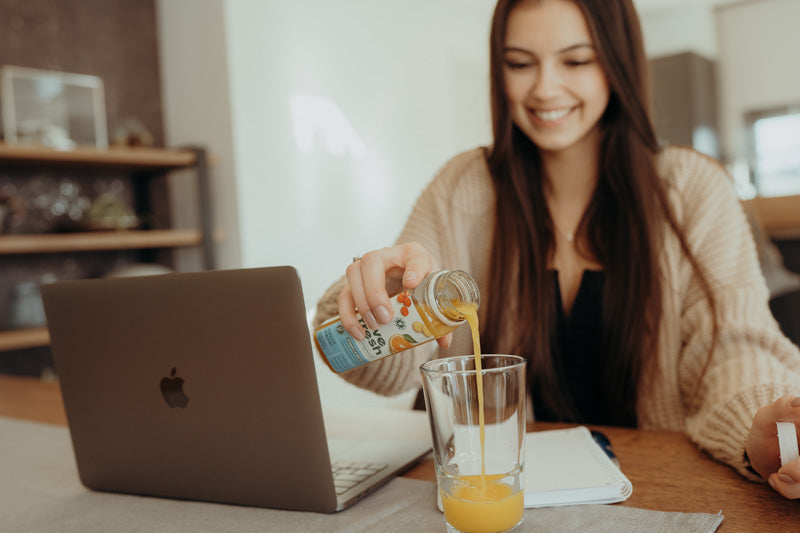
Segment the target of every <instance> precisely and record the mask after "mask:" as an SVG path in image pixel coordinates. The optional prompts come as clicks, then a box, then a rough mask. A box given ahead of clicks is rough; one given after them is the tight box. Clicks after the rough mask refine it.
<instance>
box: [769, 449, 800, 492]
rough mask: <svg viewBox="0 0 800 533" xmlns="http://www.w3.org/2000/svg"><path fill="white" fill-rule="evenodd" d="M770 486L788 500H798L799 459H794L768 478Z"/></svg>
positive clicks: (799, 488) (799, 484)
mask: <svg viewBox="0 0 800 533" xmlns="http://www.w3.org/2000/svg"><path fill="white" fill-rule="evenodd" d="M769 484H770V486H771V487H772V488H773V489H775V490H776V491H778V492H779V493H781V494H782V495H783V496H785V497H787V498H789V499H793V500H794V499H797V498H800V459H796V460H794V461H792V462H791V463H789V464H787V465H783V466H782V467H781V469H780V470H778V471H777V472H776V473H774V474H772V475H771V476H769Z"/></svg>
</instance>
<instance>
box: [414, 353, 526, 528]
mask: <svg viewBox="0 0 800 533" xmlns="http://www.w3.org/2000/svg"><path fill="white" fill-rule="evenodd" d="M480 360H481V368H482V370H481V372H480V374H478V373H477V372H476V370H475V357H474V356H471V355H470V356H459V357H450V358H446V359H435V360H433V361H429V362H427V363H425V364H423V365H422V366H421V367H420V370H421V372H422V387H423V390H424V393H425V405H426V408H427V411H428V417H429V419H430V424H431V435H432V437H433V457H434V463H435V465H436V478H437V482H438V484H439V495H440V497H441V502H442V508H443V510H444V515H445V519H446V520H447V530H448V531H450V532H461V533H497V532H502V531H511V530H513V529H514V528H516V527H517V526H518V525H519V524H520V523H521V522H522V516H523V511H524V504H523V490H522V486H521V477H522V476H521V474H522V468H523V450H524V446H523V442H524V438H525V360H524V359H523V358H521V357H517V356H513V355H483V356H481V358H480ZM479 375H480V378H481V379H480V381H482V385H483V387H482V392H483V417H481V416H480V412H479V408H478V396H479V384H480V381H479V379H478V376H479ZM482 418H483V426H484V430H483V432H482V431H481V429H482V428H481V419H482ZM482 433H483V434H482Z"/></svg>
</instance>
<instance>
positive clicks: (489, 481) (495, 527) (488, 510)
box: [442, 304, 524, 533]
mask: <svg viewBox="0 0 800 533" xmlns="http://www.w3.org/2000/svg"><path fill="white" fill-rule="evenodd" d="M455 307H456V309H458V311H459V312H460V313H462V314H463V315H464V316H465V317H466V319H467V323H468V324H469V327H470V329H471V330H472V343H473V347H474V352H475V370H476V374H477V375H476V378H477V390H478V429H479V432H480V442H481V474H480V476H475V475H462V476H458V477H457V478H456V479H454V480H452V484H451V485H450V487H449V490H445V491H442V508H443V509H444V513H445V517H446V518H447V522H448V524H450V525H451V526H452V527H454V528H456V529H457V530H459V531H462V532H464V533H495V532H498V531H506V530H508V529H511V528H512V527H514V526H515V525H516V524H517V523H518V522H519V521H520V520H521V519H522V513H523V511H524V504H523V493H522V491H521V490H518V491H516V492H515V491H514V488H513V487H512V486H511V485H509V484H507V483H504V482H503V479H504V478H505V477H506V474H493V475H489V476H487V475H486V421H485V417H484V408H483V403H484V402H483V376H482V375H481V370H482V365H481V343H480V334H479V331H480V330H479V325H478V308H477V306H476V305H474V304H472V305H469V304H457V305H456V306H455Z"/></svg>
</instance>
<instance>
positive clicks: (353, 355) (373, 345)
mask: <svg viewBox="0 0 800 533" xmlns="http://www.w3.org/2000/svg"><path fill="white" fill-rule="evenodd" d="M409 294H410V293H409V291H404V292H402V293H400V294H397V295H395V296H393V297H392V298H391V307H392V309H391V310H392V320H391V322H389V323H388V324H384V325H381V326H380V327H379V328H378V329H370V328H369V327H368V326H367V324H366V323H365V322H364V319H363V318H361V316H360V315H358V318H359V322H360V323H361V326H362V327H363V328H364V333H365V335H366V336H365V338H364V339H363V340H360V341H359V340H356V339H354V338H353V337H352V336H351V335H350V334H349V333H348V332H347V331H346V330H345V329H344V328H343V327H342V324H341V322H339V320H336V321H334V322H332V323H331V324H329V325H327V326H325V327H323V328H320V329H319V330H317V332H316V337H317V341H318V342H319V346H320V348H321V349H322V351H323V353H324V354H325V357H326V358H327V359H328V362H329V363H330V365H331V367H332V368H333V370H334V371H336V372H345V371H347V370H351V369H353V368H356V367H359V366H361V365H364V364H366V363H369V362H372V361H375V360H376V359H380V358H381V357H386V356H387V355H391V354H393V353H397V352H402V351H403V350H407V349H409V348H412V347H414V346H416V345H417V344H421V343H423V342H427V341H429V340H432V339H433V338H434V337H433V335H431V333H430V331H428V328H427V327H426V326H425V323H424V322H423V320H422V317H421V316H420V314H419V311H418V310H417V308H416V306H415V305H414V303H413V301H412V300H411V297H410V295H409Z"/></svg>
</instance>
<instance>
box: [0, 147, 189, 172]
mask: <svg viewBox="0 0 800 533" xmlns="http://www.w3.org/2000/svg"><path fill="white" fill-rule="evenodd" d="M196 159H197V157H196V154H195V153H194V152H192V151H189V150H168V149H161V148H109V149H108V150H97V149H93V148H76V149H74V150H68V151H66V150H55V149H53V148H46V147H42V146H26V145H7V144H4V143H0V161H1V162H5V163H12V162H15V163H21V164H31V165H37V166H42V165H47V166H63V165H79V166H83V167H91V166H100V167H106V168H120V169H141V170H167V169H178V168H183V167H189V166H192V165H193V164H194V163H195V161H196Z"/></svg>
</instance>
